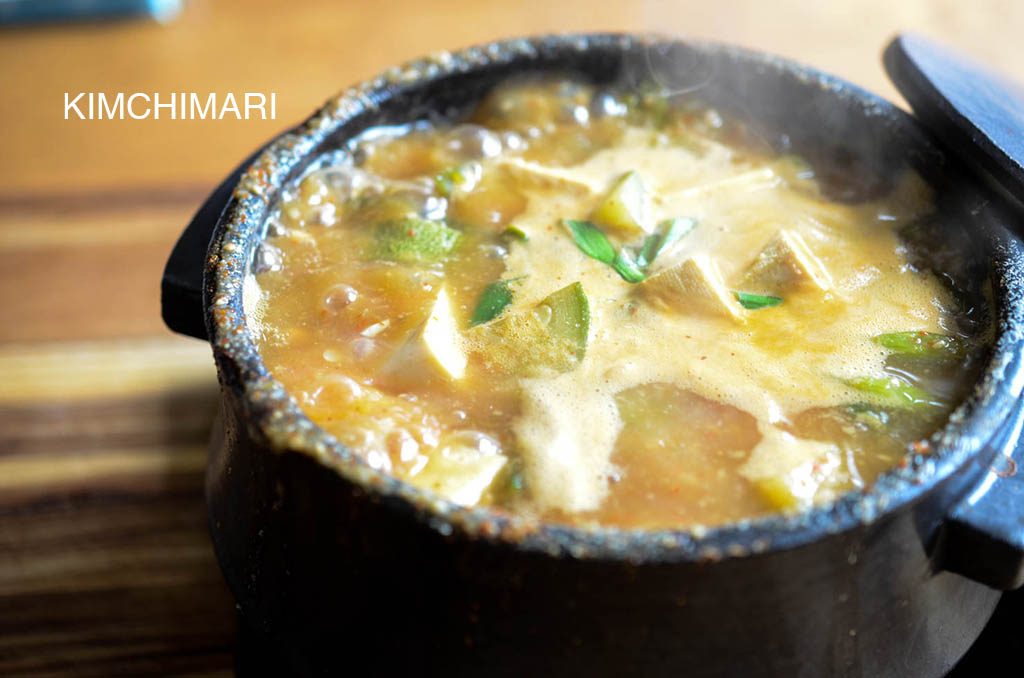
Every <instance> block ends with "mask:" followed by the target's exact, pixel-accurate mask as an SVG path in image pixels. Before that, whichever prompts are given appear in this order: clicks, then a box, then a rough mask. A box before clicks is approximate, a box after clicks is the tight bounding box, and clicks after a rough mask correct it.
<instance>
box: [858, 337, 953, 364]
mask: <svg viewBox="0 0 1024 678" xmlns="http://www.w3.org/2000/svg"><path fill="white" fill-rule="evenodd" d="M873 341H874V342H875V343H876V344H878V345H879V346H882V347H884V348H887V349H889V350H890V351H892V352H893V353H898V354H900V355H905V356H911V357H914V358H927V359H930V360H952V359H956V358H962V357H963V355H964V353H965V350H964V345H963V342H961V341H960V340H959V339H957V338H956V337H950V336H947V335H945V334H936V333H935V332H923V331H918V332H890V333H888V334H879V335H878V336H877V337H875V338H874V339H873Z"/></svg>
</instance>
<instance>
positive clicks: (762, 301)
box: [733, 292, 782, 311]
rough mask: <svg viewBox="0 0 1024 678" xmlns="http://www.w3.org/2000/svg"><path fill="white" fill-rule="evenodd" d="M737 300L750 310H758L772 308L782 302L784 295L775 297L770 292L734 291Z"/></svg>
mask: <svg viewBox="0 0 1024 678" xmlns="http://www.w3.org/2000/svg"><path fill="white" fill-rule="evenodd" d="M733 294H734V295H736V301H738V302H740V306H742V307H743V308H745V309H747V310H748V311H757V310H760V309H762V308H771V307H772V306H778V305H779V304H781V303H782V297H773V296H771V295H770V294H751V293H750V292H733Z"/></svg>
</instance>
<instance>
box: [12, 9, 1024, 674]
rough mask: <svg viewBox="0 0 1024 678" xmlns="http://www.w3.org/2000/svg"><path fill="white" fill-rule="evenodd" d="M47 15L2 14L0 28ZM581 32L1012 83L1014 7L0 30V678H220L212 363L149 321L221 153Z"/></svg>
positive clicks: (843, 71) (209, 15)
mask: <svg viewBox="0 0 1024 678" xmlns="http://www.w3.org/2000/svg"><path fill="white" fill-rule="evenodd" d="M46 3H47V0H32V2H31V3H21V5H22V7H21V8H20V9H19V8H18V7H16V6H15V5H16V3H15V1H14V0H0V20H2V19H4V18H5V17H6V18H7V19H10V18H11V17H12V16H14V15H15V14H16V13H17V12H19V11H20V12H22V13H21V14H20V16H27V15H26V14H25V13H26V12H28V11H29V10H28V9H26V7H28V6H29V5H31V12H32V13H33V14H40V13H43V10H45V9H46ZM69 4H75V3H70V2H66V1H65V2H57V3H53V4H51V5H50V7H57V6H58V5H69ZM77 4H79V5H82V4H83V3H81V2H79V3H77ZM84 4H88V3H84ZM126 4H129V5H130V4H134V3H126ZM141 4H146V3H141ZM150 4H163V5H165V6H169V5H174V4H176V3H150ZM582 30H614V31H629V30H644V31H649V30H655V31H658V32H662V33H670V34H676V35H681V36H691V37H697V38H704V39H714V40H720V41H725V42H731V43H736V44H739V45H744V46H747V47H751V48H755V49H761V50H765V51H769V52H774V53H777V54H781V55H784V56H787V57H791V58H794V59H796V60H799V61H802V62H806V63H809V64H812V65H814V66H816V67H818V68H821V69H823V70H826V71H830V72H833V73H835V74H838V75H840V76H842V77H845V78H847V79H849V80H852V81H853V82H855V83H857V84H860V85H862V86H864V87H867V88H868V89H870V90H873V91H876V92H878V93H880V94H882V95H883V96H885V97H887V98H890V99H893V100H897V101H898V100H899V99H898V96H897V94H896V93H895V90H894V89H893V87H892V86H891V84H890V83H889V82H888V80H887V79H886V77H885V75H884V72H883V69H882V66H881V63H880V53H881V50H882V48H883V46H884V45H885V44H886V42H887V41H888V40H889V38H891V37H892V36H893V35H894V34H895V33H896V32H897V31H901V30H914V31H918V32H921V33H923V34H925V35H928V36H931V37H933V38H936V39H938V40H940V41H942V42H945V43H946V44H948V45H950V46H953V47H956V48H958V49H960V50H962V51H964V52H966V53H969V54H971V55H973V56H974V57H975V58H976V59H978V60H979V61H982V62H985V63H987V64H989V65H991V66H993V67H995V68H997V69H998V70H1002V71H1003V72H1004V73H1006V74H1008V75H1010V76H1011V77H1013V78H1015V79H1017V80H1018V81H1024V40H1021V35H1024V3H1021V2H1018V1H1017V0H976V1H975V2H972V3H965V2H961V1H958V0H901V1H900V2H894V1H893V0H863V1H860V2H857V1H854V0H832V1H830V2H818V1H816V0H776V1H775V2H764V1H763V0H715V1H714V2H692V1H689V0H686V1H675V2H669V1H666V2H659V1H656V0H643V1H640V0H633V1H632V2H617V1H613V0H604V1H602V2H594V1H593V0H589V1H587V2H581V1H577V0H561V1H560V2H552V1H551V0H540V1H537V0H531V1H519V2H502V3H497V2H481V1H479V0H476V1H469V0H446V1H442V2H425V1H422V0H421V1H413V0H391V1H382V2H354V1H328V0H314V1H310V2H283V1H272V0H221V1H219V2H215V1H213V0H191V1H189V0H185V1H184V2H183V3H181V8H180V13H178V14H177V15H176V16H173V17H167V18H165V19H164V21H163V22H158V21H155V20H153V19H152V18H148V19H147V18H130V19H128V18H126V19H120V20H98V19H93V20H90V21H85V22H68V21H64V22H58V23H20V24H15V25H0V139H2V146H0V148H2V156H0V157H2V159H3V162H0V310H2V320H0V675H16V674H21V673H48V674H52V673H63V674H75V675H97V676H100V675H103V676H106V675H114V674H128V675H140V674H147V673H149V674H160V675H163V674H171V673H188V674H191V675H201V674H211V675H212V674H229V673H230V671H231V668H232V665H233V664H232V661H233V660H232V652H233V648H234V646H235V642H236V636H235V621H234V606H233V602H232V601H231V598H230V595H229V594H228V592H227V591H226V589H225V588H224V585H223V584H222V582H221V578H220V573H219V571H218V570H217V566H216V563H215V561H214V558H213V554H212V551H211V548H210V545H209V539H208V537H207V533H206V525H205V510H204V507H203V498H202V471H203V465H204V463H205V454H206V450H205V446H206V438H207V436H208V433H209V428H210V425H211V423H212V420H213V417H214V416H215V412H216V378H215V375H214V371H213V365H212V360H211V358H210V351H209V347H208V345H206V344H205V343H202V342H199V341H196V340H189V339H185V338H181V337H176V336H173V335H171V334H170V333H169V332H168V331H167V330H166V329H165V328H164V327H163V324H162V322H161V320H160V316H159V308H160V305H159V279H160V274H161V271H162V267H163V263H164V260H165V258H166V256H167V254H168V253H169V251H170V248H171V246H172V245H173V243H174V241H175V239H176V238H177V236H178V234H179V232H180V230H181V228H182V227H183V226H184V225H185V223H186V222H187V220H188V219H189V217H190V216H191V214H192V212H193V211H194V210H195V209H196V208H197V207H198V206H199V204H200V203H201V202H202V200H203V199H204V198H205V196H206V195H207V193H208V192H209V191H210V190H212V188H213V187H214V186H215V185H216V184H217V183H218V182H219V180H220V179H221V178H222V177H223V176H224V175H225V174H227V172H229V171H230V170H231V169H232V168H233V167H234V166H235V165H236V164H237V163H238V162H239V161H240V160H241V159H242V158H244V157H245V156H246V155H248V154H249V153H250V152H251V151H252V150H253V149H254V148H256V147H257V146H259V145H260V144H261V143H262V142H264V141H266V140H267V139H268V138H270V137H272V136H273V135H275V134H276V133H278V132H280V131H282V130H284V129H285V128H287V127H289V126H291V125H293V124H295V123H296V122H298V121H300V120H301V119H303V118H304V117H306V116H307V115H308V114H310V113H311V112H312V111H313V110H314V109H315V108H316V107H317V106H318V105H319V104H320V103H321V102H322V101H324V100H325V99H327V98H328V97H329V96H330V95H331V94H332V93H334V92H336V91H338V90H340V89H342V88H343V87H345V86H346V85H348V84H351V83H353V82H356V81H358V80H361V79H364V78H368V77H370V76H372V75H373V74H375V73H376V72H378V71H380V70H382V69H384V68H386V67H388V66H390V65H392V64H395V63H397V62H401V61H404V60H406V59H410V58H412V57H415V56H418V55H422V54H424V53H427V52H433V51H437V50H442V49H452V48H457V47H462V46H466V45H469V44H472V43H478V42H482V41H487V40H490V39H493V38H499V37H507V36H513V35H522V34H530V33H542V32H556V31H557V32H562V31H582ZM83 91H84V92H89V91H93V92H109V93H116V92H136V91H138V92H148V93H153V92H159V93H161V94H163V93H170V92H183V91H184V92H198V93H208V92H217V93H218V94H225V93H227V92H236V93H237V92H245V91H254V92H275V93H276V94H277V119H276V120H268V121H261V120H250V121H237V120H234V119H229V120H219V121H211V120H197V121H180V120H167V119H161V120H153V119H147V120H138V121H136V120H102V121H100V120H75V119H72V120H65V119H64V107H63V104H64V93H65V92H71V93H72V96H74V93H77V92H83ZM1004 614H1006V613H1004Z"/></svg>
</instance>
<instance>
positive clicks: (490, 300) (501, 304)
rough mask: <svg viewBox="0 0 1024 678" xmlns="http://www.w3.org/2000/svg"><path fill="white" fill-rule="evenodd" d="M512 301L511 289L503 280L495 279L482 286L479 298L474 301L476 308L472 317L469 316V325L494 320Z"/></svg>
mask: <svg viewBox="0 0 1024 678" xmlns="http://www.w3.org/2000/svg"><path fill="white" fill-rule="evenodd" d="M511 303H512V290H511V289H510V288H509V286H508V282H507V281H505V280H496V281H495V282H492V283H491V284H490V285H488V286H487V287H485V288H484V291H483V292H482V293H481V294H480V300H479V301H477V302H476V309H474V311H473V317H472V318H470V321H469V326H470V327H473V326H475V325H480V324H482V323H485V322H489V321H491V320H494V319H495V318H497V317H498V316H499V315H501V312H502V311H504V310H505V308H506V307H507V306H508V305H509V304H511Z"/></svg>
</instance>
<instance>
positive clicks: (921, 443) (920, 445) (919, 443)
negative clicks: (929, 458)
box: [910, 440, 932, 454]
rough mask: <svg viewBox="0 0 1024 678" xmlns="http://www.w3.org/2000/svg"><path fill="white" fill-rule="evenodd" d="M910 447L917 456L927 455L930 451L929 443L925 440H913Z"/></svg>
mask: <svg viewBox="0 0 1024 678" xmlns="http://www.w3.org/2000/svg"><path fill="white" fill-rule="evenodd" d="M910 446H911V448H912V449H913V450H914V452H915V453H917V454H929V453H930V452H931V451H932V446H931V443H929V442H928V441H927V440H915V441H914V442H913V443H911V444H910Z"/></svg>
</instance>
